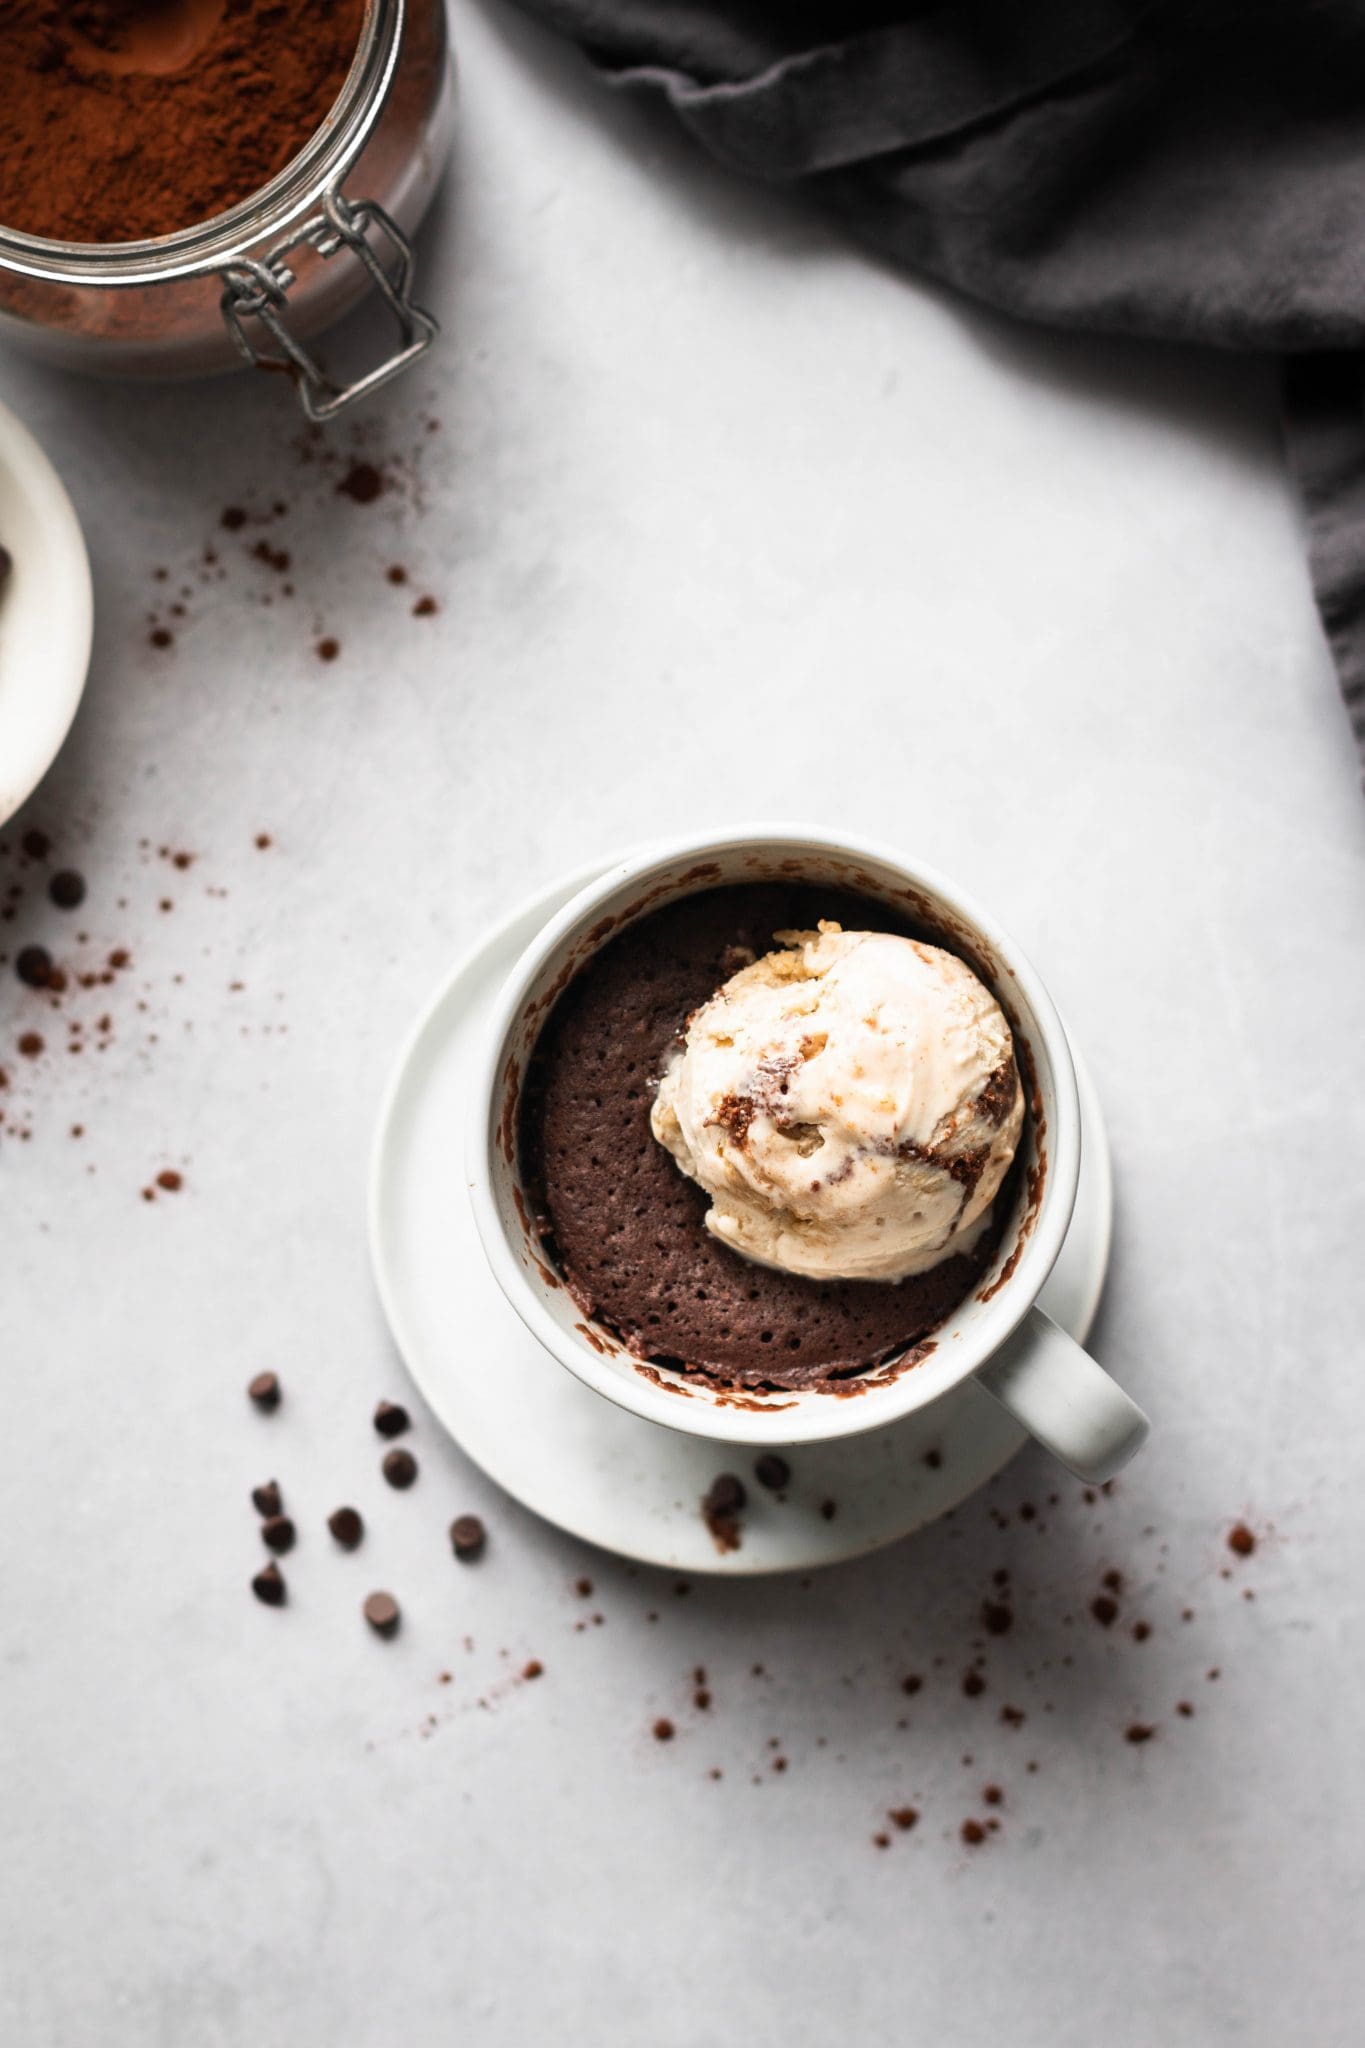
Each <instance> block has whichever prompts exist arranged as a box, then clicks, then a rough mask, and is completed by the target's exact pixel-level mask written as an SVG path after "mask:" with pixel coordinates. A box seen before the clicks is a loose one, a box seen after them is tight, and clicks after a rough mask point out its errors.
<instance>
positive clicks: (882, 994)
mask: <svg viewBox="0 0 1365 2048" xmlns="http://www.w3.org/2000/svg"><path fill="white" fill-rule="evenodd" d="M775 937H776V938H777V939H778V941H779V944H780V945H781V950H780V951H777V952H773V953H768V954H766V955H765V956H764V957H763V958H762V959H761V960H755V961H754V962H753V964H752V965H751V966H747V967H743V968H741V969H740V971H739V972H738V973H737V974H733V975H731V977H730V979H729V980H728V981H727V982H726V983H725V984H724V986H723V987H722V988H720V989H719V990H718V991H717V992H716V994H715V995H714V996H712V997H711V999H710V1001H709V1002H707V1003H704V1004H703V1005H702V1007H701V1008H700V1009H699V1010H697V1011H695V1012H694V1014H693V1016H692V1017H691V1019H690V1020H689V1022H688V1026H687V1031H686V1035H685V1039H684V1041H683V1043H682V1044H681V1045H680V1046H679V1048H678V1050H677V1052H676V1053H675V1054H674V1055H673V1057H672V1058H671V1060H670V1062H669V1065H668V1068H667V1070H666V1072H665V1073H664V1075H663V1077H662V1079H661V1080H660V1082H659V1087H658V1092H657V1094H656V1096H655V1101H654V1108H653V1112H652V1119H651V1121H652V1125H653V1130H654V1135H655V1137H656V1138H657V1139H658V1140H659V1142H660V1143H661V1144H663V1145H666V1146H667V1148H668V1150H669V1151H670V1152H671V1153H672V1154H673V1157H674V1159H675V1160H676V1161H677V1163H678V1165H679V1166H680V1167H681V1168H682V1171H683V1172H684V1173H686V1174H688V1175H689V1176H690V1177H691V1178H692V1179H693V1180H695V1181H697V1182H698V1183H699V1185H700V1186H701V1187H703V1188H705V1190H706V1192H707V1193H708V1194H709V1195H710V1197H711V1208H710V1210H709V1212H708V1214H707V1218H706V1221H707V1226H708V1228H709V1229H710V1230H711V1231H713V1232H714V1234H715V1235H716V1236H717V1237H718V1238H720V1239H722V1240H723V1242H724V1243H726V1244H728V1245H729V1246H731V1248H732V1249H733V1250H734V1251H737V1252H740V1253H742V1254H743V1255H744V1256H745V1257H746V1258H750V1259H755V1260H757V1261H759V1262H760V1263H761V1264H763V1265H768V1266H778V1267H780V1268H782V1270H783V1271H784V1272H788V1273H801V1274H805V1275H807V1276H808V1277H810V1278H812V1279H820V1280H827V1279H856V1280H903V1279H904V1278H905V1277H906V1276H907V1274H910V1273H922V1272H925V1271H927V1269H928V1268H929V1267H931V1266H935V1265H937V1264H938V1263H939V1261H940V1260H941V1259H945V1258H947V1257H948V1256H949V1255H950V1254H951V1253H953V1252H956V1251H963V1250H967V1249H969V1248H970V1246H971V1245H972V1243H973V1242H974V1241H975V1239H976V1238H977V1237H978V1236H979V1234H980V1232H981V1231H982V1230H983V1229H984V1228H985V1225H986V1221H987V1217H988V1212H989V1209H990V1205H991V1202H992V1200H993V1198H994V1196H995V1194H996V1191H997V1190H998V1188H999V1186H1000V1183H1001V1181H1002V1180H1003V1179H1004V1177H1005V1174H1006V1171H1007V1170H1008V1168H1009V1164H1010V1161H1011V1159H1012V1158H1013V1157H1014V1152H1015V1148H1016V1146H1017V1145H1018V1143H1019V1134H1020V1131H1021V1129H1022V1127H1023V1120H1024V1096H1023V1089H1022V1088H1021V1086H1020V1083H1019V1074H1018V1069H1017V1066H1016V1063H1015V1058H1014V1044H1013V1040H1012V1039H1011V1036H1010V1028H1009V1025H1008V1024H1007V1023H1006V1021H1005V1017H1004V1013H1003V1012H1002V1010H1001V1008H1000V1005H999V1004H998V1003H997V1002H996V1000H995V998H994V996H993V995H992V994H991V992H990V990H989V989H988V988H987V987H986V986H985V984H984V983H983V982H982V981H980V980H979V979H978V977H977V976H976V975H975V974H973V972H972V970H971V968H970V967H968V966H967V965H966V963H965V962H964V961H962V960H959V959H958V958H957V957H956V955H955V954H953V953H947V952H944V951H943V950H942V949H941V948H939V947H937V946H926V945H922V944H920V942H919V941H918V940H917V939H905V938H896V937H894V936H892V935H891V934H890V933H886V932H846V931H842V930H841V929H840V927H839V926H838V925H837V924H824V923H822V924H821V926H820V929H819V931H818V933H817V932H778V933H776V934H775Z"/></svg>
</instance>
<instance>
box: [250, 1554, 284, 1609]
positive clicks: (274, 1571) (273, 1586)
mask: <svg viewBox="0 0 1365 2048" xmlns="http://www.w3.org/2000/svg"><path fill="white" fill-rule="evenodd" d="M251 1590H252V1592H253V1593H254V1594H255V1595H256V1598H257V1599H258V1600H263V1601H264V1602H265V1604H266V1606H267V1607H283V1605H284V1602H285V1584H284V1574H283V1573H282V1572H281V1570H280V1568H279V1566H278V1565H277V1564H268V1565H264V1566H263V1567H262V1568H261V1570H260V1571H258V1572H257V1574H256V1576H255V1578H254V1579H253V1580H252V1581H251Z"/></svg>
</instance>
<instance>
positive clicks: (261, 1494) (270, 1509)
mask: <svg viewBox="0 0 1365 2048" xmlns="http://www.w3.org/2000/svg"><path fill="white" fill-rule="evenodd" d="M251 1498H252V1501H253V1503H254V1504H255V1508H256V1512H257V1514H261V1515H278V1514H279V1513H280V1511H281V1509H282V1508H283V1506H284V1500H283V1497H282V1495H281V1493H280V1482H279V1480H278V1479H267V1480H266V1482H265V1485H264V1486H253V1487H252V1489H251Z"/></svg>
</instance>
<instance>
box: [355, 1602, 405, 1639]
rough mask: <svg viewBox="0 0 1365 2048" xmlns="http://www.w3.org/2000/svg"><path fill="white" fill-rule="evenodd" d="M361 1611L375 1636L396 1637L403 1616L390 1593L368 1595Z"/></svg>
mask: <svg viewBox="0 0 1365 2048" xmlns="http://www.w3.org/2000/svg"><path fill="white" fill-rule="evenodd" d="M361 1611H362V1612H363V1614H364V1616H365V1619H366V1621H368V1623H369V1624H370V1627H371V1628H372V1629H373V1630H374V1632H375V1634H376V1635H377V1636H395V1635H397V1633H398V1624H399V1622H400V1621H401V1620H402V1618H403V1615H402V1609H401V1608H400V1607H399V1605H398V1602H397V1601H396V1600H395V1599H394V1597H393V1595H392V1593H371V1594H369V1595H368V1597H367V1598H366V1601H365V1605H364V1608H363V1609H362V1610H361Z"/></svg>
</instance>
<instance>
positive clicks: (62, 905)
mask: <svg viewBox="0 0 1365 2048" xmlns="http://www.w3.org/2000/svg"><path fill="white" fill-rule="evenodd" d="M47 893H48V895H49V896H50V897H51V899H52V901H53V903H54V904H55V905H56V906H57V908H58V910H77V909H79V908H80V906H81V904H82V903H84V901H85V878H84V876H83V875H78V874H77V873H76V870H75V869H74V868H61V869H60V870H59V871H58V872H57V873H56V874H55V875H54V876H53V877H52V880H51V881H50V882H49V883H48V885H47Z"/></svg>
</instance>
